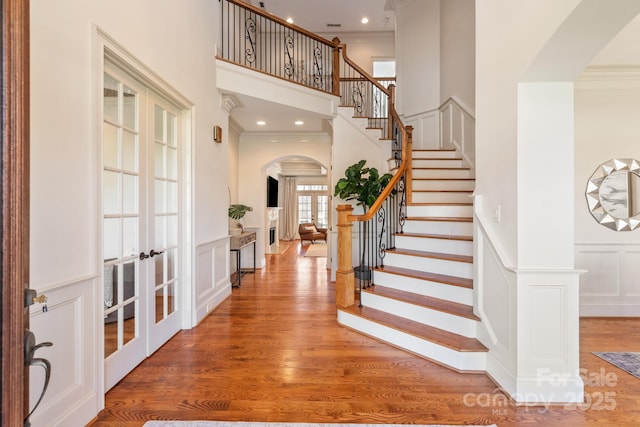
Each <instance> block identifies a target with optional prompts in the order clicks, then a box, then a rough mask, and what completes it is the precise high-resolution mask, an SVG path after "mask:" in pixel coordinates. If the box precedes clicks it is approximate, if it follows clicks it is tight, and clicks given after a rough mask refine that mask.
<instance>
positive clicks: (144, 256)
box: [140, 252, 149, 261]
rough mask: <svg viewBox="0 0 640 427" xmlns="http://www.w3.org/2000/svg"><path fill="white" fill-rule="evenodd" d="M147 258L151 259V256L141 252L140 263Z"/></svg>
mask: <svg viewBox="0 0 640 427" xmlns="http://www.w3.org/2000/svg"><path fill="white" fill-rule="evenodd" d="M146 258H149V255H147V254H145V253H144V252H140V261H143V260H144V259H146Z"/></svg>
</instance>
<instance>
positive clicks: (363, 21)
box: [360, 16, 369, 24]
mask: <svg viewBox="0 0 640 427" xmlns="http://www.w3.org/2000/svg"><path fill="white" fill-rule="evenodd" d="M360 22H362V23H363V24H366V23H367V22H369V18H367V17H366V16H365V17H364V18H362V21H360Z"/></svg>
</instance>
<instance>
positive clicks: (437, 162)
mask: <svg viewBox="0 0 640 427" xmlns="http://www.w3.org/2000/svg"><path fill="white" fill-rule="evenodd" d="M411 167H412V168H461V167H464V166H463V163H462V159H412V160H411Z"/></svg>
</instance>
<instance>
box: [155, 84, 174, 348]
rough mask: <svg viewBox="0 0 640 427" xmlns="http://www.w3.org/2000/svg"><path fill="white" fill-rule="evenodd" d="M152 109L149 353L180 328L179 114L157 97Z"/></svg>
mask: <svg viewBox="0 0 640 427" xmlns="http://www.w3.org/2000/svg"><path fill="white" fill-rule="evenodd" d="M151 101H152V103H151V104H150V108H152V109H153V153H154V154H153V156H154V160H153V168H152V169H153V173H152V174H151V175H152V176H151V177H150V179H152V180H153V196H152V200H153V203H152V206H153V220H152V223H151V224H149V225H150V226H151V228H152V229H151V230H150V231H149V234H150V236H153V237H151V238H150V241H151V242H152V246H151V247H152V248H153V253H150V256H151V259H152V267H151V268H152V271H151V272H150V275H151V277H153V279H152V282H153V283H152V285H151V286H150V287H149V291H150V296H151V300H150V301H149V304H150V307H151V308H152V310H151V312H152V314H151V315H150V318H149V323H150V325H151V330H150V337H149V338H150V340H149V343H150V344H149V345H150V352H153V351H155V350H156V349H157V348H158V347H160V346H161V345H162V344H164V343H165V341H166V340H167V339H169V338H170V337H171V336H172V335H173V334H175V333H176V332H177V331H178V329H179V326H180V323H179V320H180V319H179V318H178V316H177V315H176V312H177V310H178V307H179V305H178V303H179V300H178V290H179V285H180V282H179V280H178V277H179V274H178V273H179V271H178V270H179V269H178V265H179V251H178V249H179V247H178V223H179V221H178V220H179V211H180V209H179V176H180V175H179V162H178V159H179V141H180V138H179V132H178V129H179V116H178V114H179V112H178V111H177V109H176V108H175V107H173V106H172V105H171V104H169V103H167V102H165V101H163V99H162V98H161V97H159V96H158V95H155V94H154V95H152V96H151Z"/></svg>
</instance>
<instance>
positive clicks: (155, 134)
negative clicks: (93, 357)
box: [102, 61, 180, 390]
mask: <svg viewBox="0 0 640 427" xmlns="http://www.w3.org/2000/svg"><path fill="white" fill-rule="evenodd" d="M103 78H104V80H103V83H104V90H103V123H102V127H103V133H102V142H103V143H102V148H103V149H102V159H103V162H102V163H103V174H102V192H103V203H102V205H103V218H102V220H103V258H104V301H103V307H102V309H103V310H104V349H105V389H107V390H108V389H109V388H111V387H112V386H113V385H115V384H116V383H117V382H118V381H120V379H122V378H123V377H124V376H125V375H126V374H127V373H128V372H130V371H131V370H132V369H133V368H134V367H135V366H137V365H138V364H139V363H140V362H141V361H142V360H143V359H144V358H145V357H146V356H148V355H149V354H151V353H152V352H153V351H155V350H156V349H157V348H158V347H160V346H161V345H162V344H163V343H164V342H166V341H167V340H168V339H169V338H170V337H171V336H172V335H173V334H175V333H176V332H177V331H178V329H179V328H180V319H179V313H178V311H179V310H178V307H179V300H178V299H179V285H180V280H179V273H180V272H179V271H178V258H179V255H180V253H179V250H180V247H179V244H178V223H179V209H178V207H179V194H180V192H179V188H180V180H179V176H180V171H179V147H180V132H179V129H180V120H179V117H180V116H179V111H178V109H177V107H175V106H173V105H172V104H171V103H170V102H168V101H166V100H164V99H163V98H162V97H161V96H160V95H158V94H156V93H154V92H153V91H151V90H150V89H149V88H147V87H145V86H144V85H143V84H141V83H140V82H138V81H137V80H135V79H134V78H132V77H130V76H129V75H128V74H126V73H124V72H123V71H121V70H120V69H118V68H117V67H116V66H114V65H113V64H111V63H109V62H108V61H105V72H104V77H103Z"/></svg>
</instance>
